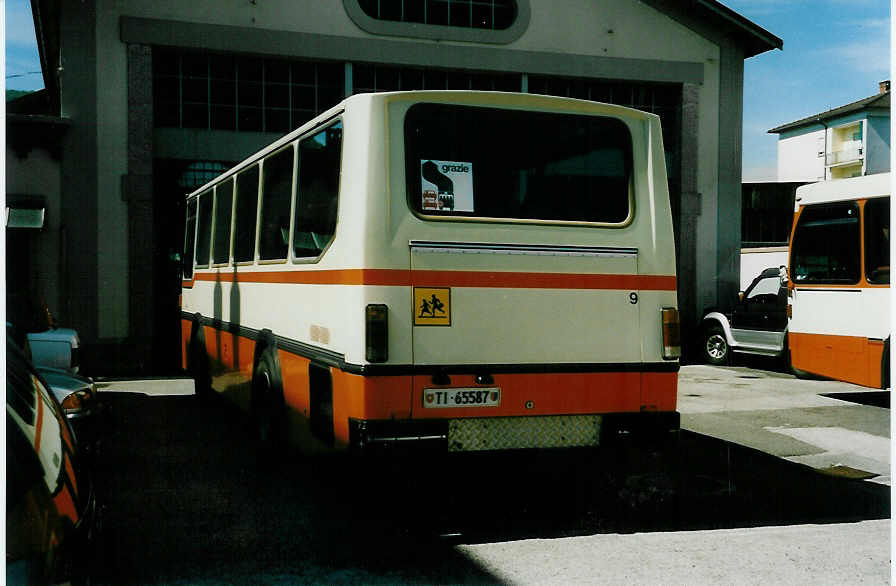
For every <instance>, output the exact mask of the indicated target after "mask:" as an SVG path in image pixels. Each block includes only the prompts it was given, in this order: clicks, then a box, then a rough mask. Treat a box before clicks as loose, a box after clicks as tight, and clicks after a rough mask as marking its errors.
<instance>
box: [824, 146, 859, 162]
mask: <svg viewBox="0 0 896 586" xmlns="http://www.w3.org/2000/svg"><path fill="white" fill-rule="evenodd" d="M863 158H864V155H863V152H862V148H861V147H859V148H851V149H844V150H842V151H834V152H832V153H828V154H826V155H825V156H824V164H825V165H827V166H828V167H831V166H833V165H842V164H843V163H852V162H855V161H861V160H862V159H863Z"/></svg>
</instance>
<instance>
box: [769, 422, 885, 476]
mask: <svg viewBox="0 0 896 586" xmlns="http://www.w3.org/2000/svg"><path fill="white" fill-rule="evenodd" d="M765 430H766V431H770V432H773V433H779V434H781V435H786V436H788V437H792V438H794V439H796V440H799V441H801V442H804V443H807V444H810V445H813V446H816V447H818V448H819V449H820V450H822V452H823V453H821V454H809V455H804V456H790V457H786V459H787V460H790V461H791V462H796V463H799V464H805V465H807V466H811V467H813V468H816V469H824V468H831V467H834V466H848V467H850V468H855V469H857V470H864V471H866V472H872V473H874V474H877V475H878V476H879V478H877V479H876V481H877V482H879V483H881V484H889V477H890V438H886V437H881V436H878V435H873V434H870V433H866V432H864V431H854V430H851V429H844V428H842V427H766V428H765Z"/></svg>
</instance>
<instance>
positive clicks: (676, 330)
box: [663, 307, 681, 360]
mask: <svg viewBox="0 0 896 586" xmlns="http://www.w3.org/2000/svg"><path fill="white" fill-rule="evenodd" d="M680 357H681V323H680V322H679V320H678V310H677V309H675V308H674V307H664V308H663V358H664V359H665V360H675V359H676V358H680Z"/></svg>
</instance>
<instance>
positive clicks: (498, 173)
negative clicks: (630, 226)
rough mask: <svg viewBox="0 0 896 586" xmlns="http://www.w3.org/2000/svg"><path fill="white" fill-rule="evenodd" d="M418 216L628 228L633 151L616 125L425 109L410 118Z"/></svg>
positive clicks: (409, 155) (412, 192) (595, 119)
mask: <svg viewBox="0 0 896 586" xmlns="http://www.w3.org/2000/svg"><path fill="white" fill-rule="evenodd" d="M405 147H406V169H407V189H408V198H409V201H410V205H411V208H412V209H413V210H415V211H416V212H417V213H419V214H422V215H426V216H447V217H453V218H458V217H480V218H497V219H515V220H547V221H557V222H593V223H601V224H615V225H624V224H626V223H627V222H628V221H629V219H630V217H631V213H632V205H631V192H630V191H631V189H630V188H631V175H632V144H631V136H630V134H629V130H628V128H627V126H626V125H625V124H624V123H623V122H622V121H620V120H618V119H615V118H607V117H601V116H586V115H572V114H555V113H547V112H524V111H519V110H509V109H496V108H486V107H470V106H457V105H448V104H429V103H423V104H417V105H415V106H413V107H411V108H410V110H409V111H408V113H407V116H406V118H405Z"/></svg>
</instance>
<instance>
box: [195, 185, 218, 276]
mask: <svg viewBox="0 0 896 586" xmlns="http://www.w3.org/2000/svg"><path fill="white" fill-rule="evenodd" d="M212 193H213V192H212V190H211V189H209V190H208V191H203V192H202V193H200V194H199V213H198V215H197V221H198V223H199V226H198V228H197V229H196V266H197V267H207V266H208V260H209V253H210V252H211V250H210V249H211V246H212V241H211V238H212V204H213V203H214V201H213V198H212Z"/></svg>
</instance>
